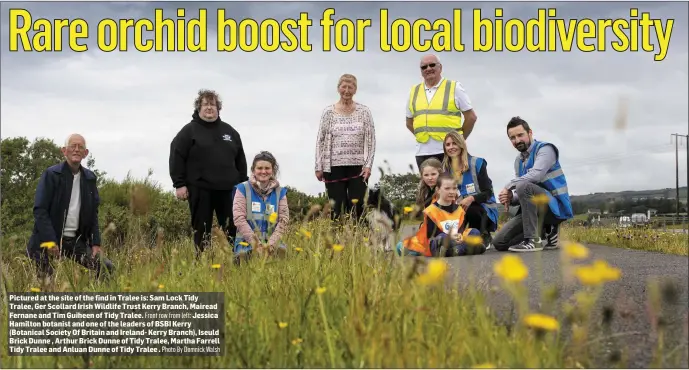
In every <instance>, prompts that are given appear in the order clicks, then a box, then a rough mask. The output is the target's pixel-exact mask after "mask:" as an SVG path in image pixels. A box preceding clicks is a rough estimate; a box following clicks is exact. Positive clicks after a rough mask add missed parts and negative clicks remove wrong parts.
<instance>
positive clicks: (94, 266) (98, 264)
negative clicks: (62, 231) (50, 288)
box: [28, 236, 115, 279]
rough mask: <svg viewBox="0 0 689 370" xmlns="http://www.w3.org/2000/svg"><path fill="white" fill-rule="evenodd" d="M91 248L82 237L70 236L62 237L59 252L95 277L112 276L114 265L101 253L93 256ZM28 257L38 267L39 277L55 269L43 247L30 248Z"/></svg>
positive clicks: (49, 273)
mask: <svg viewBox="0 0 689 370" xmlns="http://www.w3.org/2000/svg"><path fill="white" fill-rule="evenodd" d="M92 253H93V250H92V249H91V247H90V246H88V245H86V243H85V242H84V238H83V237H79V238H76V237H75V238H70V237H67V236H63V237H62V248H61V250H60V254H61V256H62V257H64V258H69V259H71V260H73V261H76V262H77V263H79V264H80V265H82V266H84V267H86V268H87V269H89V270H91V271H94V272H95V273H96V278H98V279H101V278H108V277H112V274H113V273H114V272H115V265H114V264H113V263H112V261H110V260H109V259H107V258H105V256H103V255H100V256H98V255H96V256H95V257H93V255H92ZM28 254H29V258H31V259H32V260H33V261H34V263H35V264H36V267H37V269H38V276H39V278H45V277H49V276H51V275H53V273H54V272H55V269H54V268H53V266H52V263H51V261H50V258H49V252H48V250H47V249H45V248H32V249H29V250H28ZM103 267H105V268H106V269H107V273H106V274H104V273H103Z"/></svg>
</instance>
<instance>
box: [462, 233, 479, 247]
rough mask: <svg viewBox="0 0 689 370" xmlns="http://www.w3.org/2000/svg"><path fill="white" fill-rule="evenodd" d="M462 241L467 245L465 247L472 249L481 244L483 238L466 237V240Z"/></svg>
mask: <svg viewBox="0 0 689 370" xmlns="http://www.w3.org/2000/svg"><path fill="white" fill-rule="evenodd" d="M464 241H465V242H466V243H467V245H469V246H472V247H473V246H477V245H481V244H483V238H482V237H480V236H478V235H468V236H467V237H466V238H464Z"/></svg>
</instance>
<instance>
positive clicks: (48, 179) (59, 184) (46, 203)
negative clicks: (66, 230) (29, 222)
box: [27, 161, 101, 250]
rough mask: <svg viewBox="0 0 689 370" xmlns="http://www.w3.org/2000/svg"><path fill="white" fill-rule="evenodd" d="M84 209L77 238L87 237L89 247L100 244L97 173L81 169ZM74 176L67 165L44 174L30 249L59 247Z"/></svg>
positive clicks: (85, 238)
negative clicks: (42, 246) (47, 243)
mask: <svg viewBox="0 0 689 370" xmlns="http://www.w3.org/2000/svg"><path fill="white" fill-rule="evenodd" d="M79 171H81V210H80V213H79V226H78V228H77V236H80V237H81V238H84V241H85V242H86V245H88V246H92V245H100V243H101V240H100V228H99V227H98V206H99V204H100V198H99V196H98V188H97V186H96V180H97V178H96V174H95V173H93V172H92V171H90V170H88V169H86V168H84V167H81V166H80V168H79ZM73 181H74V175H73V174H72V170H71V169H70V168H69V165H68V164H67V162H66V161H65V162H62V163H60V164H56V165H54V166H52V167H49V168H48V169H47V170H45V171H44V172H43V174H42V175H41V179H40V180H39V182H38V187H37V188H36V195H35V198H34V206H33V215H34V228H33V234H32V235H31V238H30V239H29V244H28V246H27V247H28V249H29V250H31V249H34V250H36V248H40V245H41V243H44V242H55V243H57V244H60V240H61V238H62V230H63V227H64V224H65V221H66V219H67V211H68V210H69V201H70V198H71V197H72V183H73Z"/></svg>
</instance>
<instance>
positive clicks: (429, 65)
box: [421, 63, 438, 71]
mask: <svg viewBox="0 0 689 370" xmlns="http://www.w3.org/2000/svg"><path fill="white" fill-rule="evenodd" d="M437 65H438V64H437V63H429V64H425V65H422V66H421V70H422V71H425V70H426V68H428V67H431V68H435V66H437Z"/></svg>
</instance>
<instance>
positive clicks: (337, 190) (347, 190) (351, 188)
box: [323, 166, 368, 220]
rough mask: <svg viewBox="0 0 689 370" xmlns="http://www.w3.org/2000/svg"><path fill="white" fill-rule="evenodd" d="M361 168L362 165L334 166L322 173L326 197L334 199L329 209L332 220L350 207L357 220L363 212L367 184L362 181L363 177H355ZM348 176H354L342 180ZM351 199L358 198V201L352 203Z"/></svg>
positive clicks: (347, 211) (346, 211) (349, 209)
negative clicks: (330, 209)
mask: <svg viewBox="0 0 689 370" xmlns="http://www.w3.org/2000/svg"><path fill="white" fill-rule="evenodd" d="M361 170H362V166H335V167H332V168H331V169H330V171H331V172H324V173H323V178H324V180H325V181H326V183H325V190H326V192H327V194H328V199H331V200H333V201H334V204H333V208H332V211H331V217H332V219H333V220H336V219H338V218H339V217H340V215H341V214H342V212H345V213H349V212H350V211H351V210H352V209H354V211H355V214H354V215H355V217H356V219H357V220H359V218H360V217H361V215H362V214H363V212H364V196H365V195H366V190H367V189H368V184H367V183H366V182H364V178H363V177H355V176H359V174H360V173H361ZM350 177H355V178H351V179H348V180H343V179H347V178H350ZM337 180H342V181H337ZM327 181H333V182H327ZM352 199H358V202H357V203H356V204H353V203H352Z"/></svg>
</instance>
